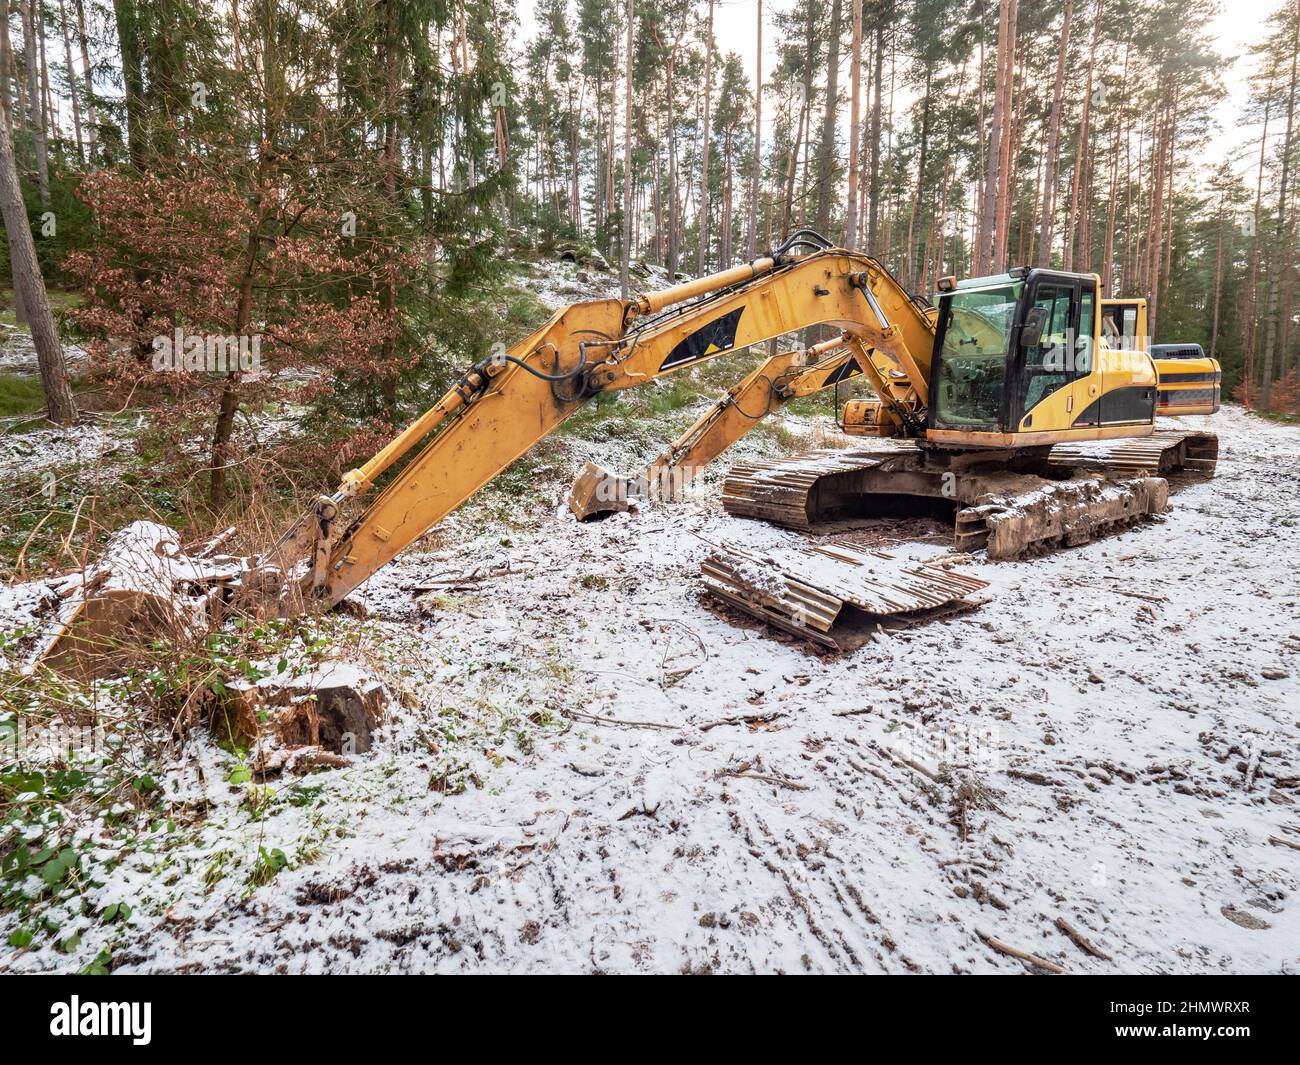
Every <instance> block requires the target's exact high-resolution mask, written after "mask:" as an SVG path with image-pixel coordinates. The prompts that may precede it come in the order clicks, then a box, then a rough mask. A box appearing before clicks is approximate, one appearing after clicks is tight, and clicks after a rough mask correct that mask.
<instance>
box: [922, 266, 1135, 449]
mask: <svg viewBox="0 0 1300 1065" xmlns="http://www.w3.org/2000/svg"><path fill="white" fill-rule="evenodd" d="M939 288H940V291H939V293H938V296H937V303H938V308H939V317H938V322H937V323H936V329H935V341H934V356H933V358H932V360H931V368H930V403H929V418H928V425H927V434H926V436H927V439H929V440H930V441H931V442H934V443H940V444H945V445H950V446H959V447H961V446H965V447H1026V446H1030V447H1032V446H1040V445H1047V444H1055V443H1059V442H1061V441H1064V440H1072V439H1098V438H1102V437H1105V436H1111V435H1120V432H1121V430H1120V427H1121V426H1123V427H1124V429H1123V434H1124V435H1133V426H1135V425H1141V424H1142V423H1143V422H1147V423H1153V422H1154V411H1155V397H1156V387H1155V372H1154V368H1153V367H1152V364H1151V360H1150V358H1148V357H1147V356H1145V355H1143V354H1141V353H1135V352H1133V351H1131V350H1129V351H1120V350H1118V344H1119V343H1121V342H1122V341H1117V342H1113V343H1112V344H1106V343H1102V344H1099V343H1098V338H1099V336H1101V329H1102V324H1103V318H1102V315H1101V313H1100V305H1101V301H1100V300H1099V299H1098V291H1099V288H1100V279H1099V278H1098V277H1097V275H1096V274H1077V273H1066V272H1064V271H1058V270H1038V269H1027V268H1024V267H1020V268H1017V269H1013V270H1010V271H1008V272H1007V273H1005V274H997V275H994V276H991V277H976V278H970V279H968V280H965V281H956V280H955V279H952V278H945V279H943V280H942V281H941V282H940V285H939ZM1122 321H1123V320H1122V319H1121V323H1122ZM1139 435H1140V434H1139Z"/></svg>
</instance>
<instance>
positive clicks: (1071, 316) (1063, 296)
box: [1022, 283, 1092, 414]
mask: <svg viewBox="0 0 1300 1065" xmlns="http://www.w3.org/2000/svg"><path fill="white" fill-rule="evenodd" d="M1091 296H1092V294H1091V293H1089V298H1091ZM1078 303H1079V297H1078V290H1077V289H1076V288H1075V287H1074V286H1073V285H1067V284H1051V283H1047V284H1042V285H1039V286H1038V290H1037V292H1036V293H1035V295H1034V306H1035V307H1037V308H1039V309H1041V310H1042V311H1043V312H1044V313H1045V316H1046V318H1045V324H1044V326H1043V334H1042V338H1041V339H1040V340H1039V342H1038V343H1037V344H1036V345H1034V346H1033V347H1032V348H1026V349H1025V402H1024V409H1023V411H1022V413H1024V414H1028V413H1029V412H1030V411H1031V410H1033V409H1034V407H1036V406H1037V405H1038V404H1039V403H1041V402H1042V401H1043V400H1044V399H1046V398H1047V397H1048V396H1050V395H1051V394H1052V393H1053V392H1055V391H1056V390H1057V389H1058V388H1063V387H1064V386H1065V385H1067V384H1069V383H1070V381H1071V380H1073V378H1074V369H1075V367H1074V362H1075V360H1074V358H1073V350H1074V349H1073V345H1074V339H1075V336H1076V335H1077V331H1076V328H1075V324H1076V322H1077V317H1076V311H1077V309H1078ZM1091 331H1092V326H1091V319H1089V333H1091Z"/></svg>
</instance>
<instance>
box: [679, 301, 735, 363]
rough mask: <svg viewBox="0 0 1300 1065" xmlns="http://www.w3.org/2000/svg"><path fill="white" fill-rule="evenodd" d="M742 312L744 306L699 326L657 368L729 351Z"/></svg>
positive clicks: (733, 341) (732, 344)
mask: <svg viewBox="0 0 1300 1065" xmlns="http://www.w3.org/2000/svg"><path fill="white" fill-rule="evenodd" d="M744 313H745V308H744V307H737V308H736V309H735V310H734V311H728V312H727V313H726V314H724V315H723V316H722V317H721V318H715V319H713V321H711V322H709V323H707V324H706V325H702V326H700V328H699V329H697V330H695V332H694V333H692V334H691V335H690V336H688V337H687V338H686V339H685V340H683V341H682V342H681V343H680V344H678V345H677V346H676V347H675V348H673V350H672V351H670V352H669V353H668V358H666V359H664V361H663V363H661V364H660V366H659V369H660V370H671V369H672V368H673V367H674V366H680V365H681V364H682V363H684V362H694V361H695V360H696V359H703V358H705V357H706V356H709V355H713V354H716V353H717V352H719V351H730V350H731V349H732V348H733V347H735V345H736V327H737V326H738V325H739V324H740V316H741V315H742V314H744Z"/></svg>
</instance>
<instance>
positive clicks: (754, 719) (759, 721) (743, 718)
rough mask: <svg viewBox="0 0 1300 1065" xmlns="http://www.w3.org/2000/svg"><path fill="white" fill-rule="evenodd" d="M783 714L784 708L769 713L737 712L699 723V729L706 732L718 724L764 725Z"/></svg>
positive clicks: (784, 714) (783, 715)
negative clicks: (735, 714) (705, 722)
mask: <svg viewBox="0 0 1300 1065" xmlns="http://www.w3.org/2000/svg"><path fill="white" fill-rule="evenodd" d="M785 716H786V713H785V711H784V710H773V711H772V712H771V713H767V714H738V715H737V716H735V717H724V718H721V719H719V720H717V721H710V722H708V723H707V724H704V725H701V726H700V731H701V732H708V731H709V729H712V728H717V727H718V726H719V725H748V726H751V727H752V726H754V725H766V724H768V723H769V722H771V721H775V720H776V719H777V718H778V717H785Z"/></svg>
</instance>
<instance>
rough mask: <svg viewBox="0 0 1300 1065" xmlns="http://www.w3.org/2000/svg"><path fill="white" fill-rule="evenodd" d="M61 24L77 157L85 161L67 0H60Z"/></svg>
mask: <svg viewBox="0 0 1300 1065" xmlns="http://www.w3.org/2000/svg"><path fill="white" fill-rule="evenodd" d="M59 24H60V26H61V27H62V29H63V58H64V63H65V64H66V65H67V68H68V95H69V96H70V97H71V98H72V129H73V133H74V134H75V136H76V138H77V158H78V159H79V160H81V161H83V162H84V161H85V158H86V151H85V141H84V139H83V137H82V134H81V105H80V103H79V102H78V101H77V96H78V93H77V74H76V71H75V70H74V69H73V67H72V33H71V31H70V30H69V28H68V8H67V3H66V0H59Z"/></svg>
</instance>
